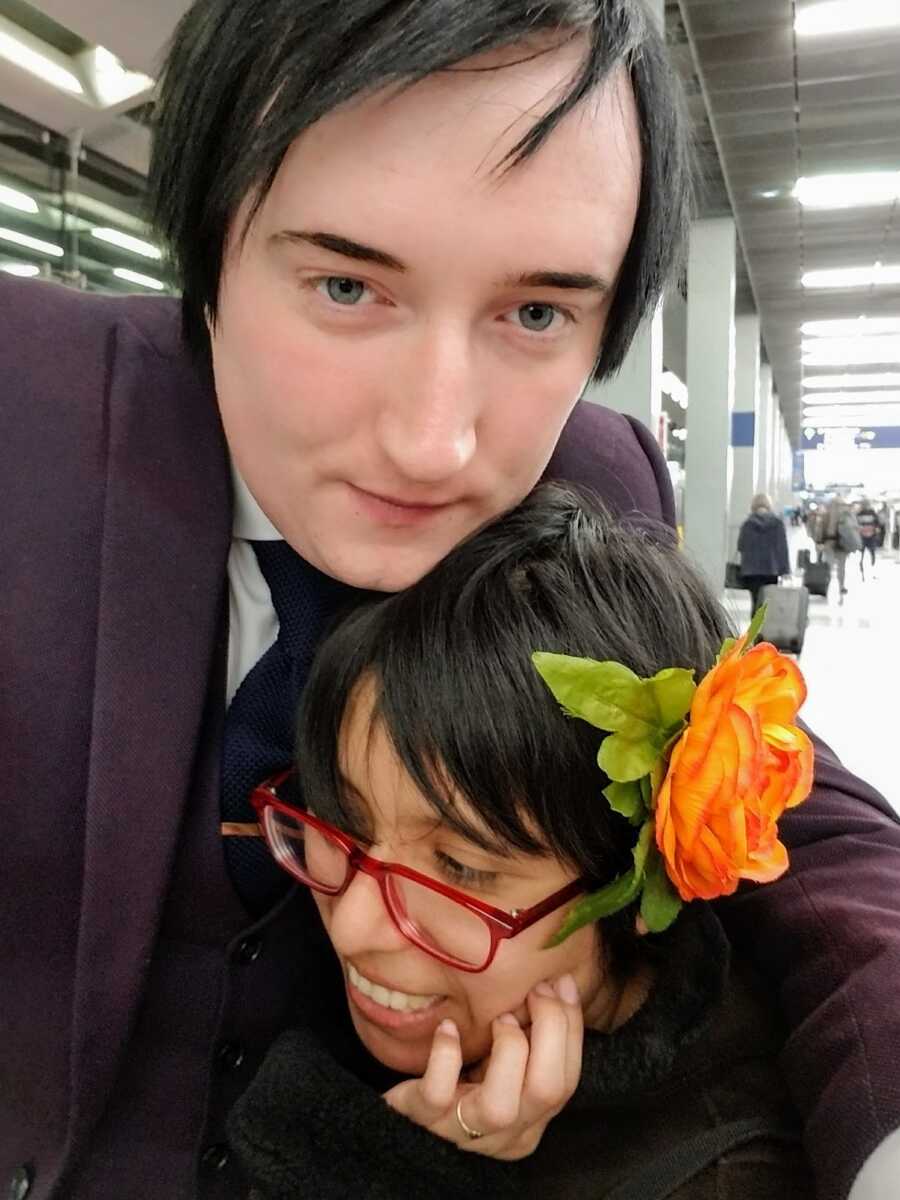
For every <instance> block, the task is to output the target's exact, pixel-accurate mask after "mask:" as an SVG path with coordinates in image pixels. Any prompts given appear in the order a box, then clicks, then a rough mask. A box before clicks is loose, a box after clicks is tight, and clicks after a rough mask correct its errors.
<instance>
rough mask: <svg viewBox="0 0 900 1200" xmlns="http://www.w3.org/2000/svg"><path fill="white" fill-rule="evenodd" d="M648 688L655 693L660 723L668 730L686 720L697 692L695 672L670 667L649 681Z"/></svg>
mask: <svg viewBox="0 0 900 1200" xmlns="http://www.w3.org/2000/svg"><path fill="white" fill-rule="evenodd" d="M647 686H648V687H649V688H650V689H651V691H652V692H653V696H654V698H655V700H656V707H657V709H658V711H659V717H660V723H661V724H662V725H663V726H664V727H665V728H666V729H668V728H670V727H671V726H673V725H675V724H676V722H679V721H682V720H683V719H684V717H685V715H686V714H687V713H688V711H689V710H690V707H691V701H692V700H693V698H694V692H696V690H697V685H696V683H694V672H693V671H688V670H686V669H685V668H684V667H669V668H668V669H667V670H665V671H660V672H659V674H658V675H654V676H653V678H652V679H648V680H647Z"/></svg>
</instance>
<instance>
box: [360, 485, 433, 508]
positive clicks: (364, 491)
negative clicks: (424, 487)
mask: <svg viewBox="0 0 900 1200" xmlns="http://www.w3.org/2000/svg"><path fill="white" fill-rule="evenodd" d="M350 486H351V487H352V488H353V490H354V491H355V492H357V493H358V494H359V495H361V496H365V497H367V498H368V499H369V500H377V501H378V502H379V503H380V504H388V505H390V506H391V507H392V508H402V509H409V510H411V511H413V512H437V511H438V510H439V509H442V508H449V507H450V506H451V505H452V504H453V503H455V501H453V500H441V501H438V502H434V501H429V502H426V501H424V500H411V499H403V498H401V497H399V496H385V495H383V494H382V493H381V492H372V491H369V490H368V488H362V487H359V486H358V485H357V484H351V485H350Z"/></svg>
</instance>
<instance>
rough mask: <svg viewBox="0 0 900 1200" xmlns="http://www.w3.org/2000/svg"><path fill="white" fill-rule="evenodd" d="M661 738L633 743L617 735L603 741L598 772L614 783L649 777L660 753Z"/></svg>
mask: <svg viewBox="0 0 900 1200" xmlns="http://www.w3.org/2000/svg"><path fill="white" fill-rule="evenodd" d="M663 736H664V735H662V734H659V733H658V734H657V735H656V738H654V739H652V740H651V739H650V738H642V739H641V740H640V741H633V740H632V739H630V738H627V737H625V736H623V735H622V734H619V733H614V734H611V735H610V736H609V737H608V738H604V739H603V744H602V746H601V747H600V752H599V753H598V755H597V763H598V764H599V767H600V770H601V771H602V772H603V773H604V775H606V776H607V777H608V778H609V779H613V780H615V782H616V783H631V782H632V781H633V780H635V779H640V777H641V776H642V775H649V773H650V772H651V771H652V770H653V767H654V766H655V765H656V760H657V759H658V758H659V756H660V754H661V753H662V747H663V741H662V739H663Z"/></svg>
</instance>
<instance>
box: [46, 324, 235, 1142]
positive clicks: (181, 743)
mask: <svg viewBox="0 0 900 1200" xmlns="http://www.w3.org/2000/svg"><path fill="white" fill-rule="evenodd" d="M107 384H108V392H107V404H108V454H107V480H106V485H107V486H106V499H105V512H104V526H103V546H102V565H101V578H100V590H99V605H98V629H97V651H96V685H95V691H94V708H93V721H92V736H91V749H90V764H91V765H90V775H89V782H88V794H87V800H86V839H85V863H84V887H83V891H82V902H81V913H80V924H79V940H78V955H77V971H76V993H75V995H76V999H75V1012H74V1028H73V1049H72V1056H73V1057H72V1064H71V1069H72V1079H73V1085H74V1086H73V1104H74V1107H73V1111H72V1114H71V1119H72V1124H71V1126H70V1141H69V1145H70V1146H71V1145H73V1144H75V1145H77V1144H78V1142H79V1140H80V1136H83V1135H84V1134H85V1133H86V1132H87V1131H88V1130H89V1129H90V1127H91V1126H92V1125H93V1124H94V1122H95V1121H96V1120H97V1118H98V1117H99V1115H100V1113H101V1111H102V1107H103V1104H104V1102H105V1101H106V1099H107V1097H108V1093H109V1090H110V1088H111V1087H112V1084H113V1081H114V1078H115V1074H116V1070H117V1067H118V1065H119V1063H120V1061H121V1057H122V1054H123V1052H124V1049H125V1047H126V1045H127V1041H128V1036H129V1033H130V1030H131V1027H132V1023H133V1020H134V1017H135V1012H136V1008H137V1005H138V1003H139V1001H140V998H141V994H142V987H143V984H144V981H145V978H146V973H147V969H148V967H149V964H150V960H151V956H152V953H153V946H154V940H155V936H156V931H157V926H158V922H159V918H160V913H161V909H162V904H163V898H164V896H165V893H166V888H167V881H168V875H169V872H170V869H171V866H172V861H173V855H174V851H175V847H176V843H177V839H178V832H179V826H180V822H181V815H182V810H183V807H184V804H185V801H186V798H187V795H188V792H189V789H190V783H191V773H192V769H193V766H194V759H195V754H196V748H197V738H198V732H199V729H200V724H201V720H202V715H203V709H204V701H205V698H206V691H207V681H208V678H209V674H210V670H211V665H212V661H213V655H214V651H215V644H216V638H217V630H218V628H219V617H220V613H221V611H222V603H223V597H224V587H225V581H226V563H227V555H228V548H229V544H230V534H231V492H230V479H229V471H228V455H227V450H226V446H225V441H224V436H223V433H222V429H221V425H220V422H219V416H218V410H217V407H216V402H215V394H214V390H213V386H212V382H211V379H210V377H209V376H208V375H207V374H206V373H204V372H201V371H198V370H197V369H195V368H194V367H193V365H192V364H191V363H190V362H189V361H188V360H187V358H186V356H185V355H184V352H183V351H181V349H180V344H179V345H177V346H173V347H170V353H168V354H167V353H163V352H161V349H160V347H158V346H155V345H153V344H151V343H150V342H148V341H147V340H145V338H144V337H142V336H141V335H140V334H139V332H138V331H137V329H135V328H134V327H133V326H132V325H131V324H130V323H128V322H127V321H126V320H123V321H122V322H121V323H120V325H119V326H118V328H117V329H116V331H115V337H114V343H113V346H112V348H111V366H110V374H109V378H108V380H107ZM223 703H224V698H223Z"/></svg>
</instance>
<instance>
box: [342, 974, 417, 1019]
mask: <svg viewBox="0 0 900 1200" xmlns="http://www.w3.org/2000/svg"><path fill="white" fill-rule="evenodd" d="M347 974H348V976H349V977H350V982H351V983H352V984H353V986H354V987H355V988H357V989H358V990H359V991H361V992H362V994H363V995H364V996H368V997H369V999H370V1000H374V1001H375V1003H376V1004H381V1005H383V1006H384V1007H385V1008H392V1009H393V1010H394V1012H415V1011H416V1010H417V1009H420V1008H426V1007H427V1006H428V1005H429V1004H433V1003H434V1001H435V1000H437V999H439V997H438V996H411V995H409V994H408V993H407V992H394V991H391V989H390V988H386V987H382V986H381V984H380V983H372V981H371V980H369V979H366V977H365V975H360V973H359V971H357V970H356V968H355V967H354V966H353V965H352V964H351V963H347Z"/></svg>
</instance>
